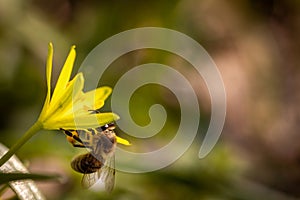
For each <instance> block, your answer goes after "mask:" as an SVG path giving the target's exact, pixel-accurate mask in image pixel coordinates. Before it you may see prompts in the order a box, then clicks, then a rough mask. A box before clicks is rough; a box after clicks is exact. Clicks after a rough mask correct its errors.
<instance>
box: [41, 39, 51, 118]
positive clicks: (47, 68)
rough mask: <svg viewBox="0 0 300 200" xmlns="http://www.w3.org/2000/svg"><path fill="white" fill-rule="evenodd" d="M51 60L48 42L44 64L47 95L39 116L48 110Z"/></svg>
mask: <svg viewBox="0 0 300 200" xmlns="http://www.w3.org/2000/svg"><path fill="white" fill-rule="evenodd" d="M52 62H53V45H52V43H51V42H50V43H49V45H48V57H47V64H46V80H47V96H46V100H45V103H44V107H43V109H42V112H41V116H42V115H44V114H45V112H46V111H47V110H48V107H49V102H50V95H51V74H52Z"/></svg>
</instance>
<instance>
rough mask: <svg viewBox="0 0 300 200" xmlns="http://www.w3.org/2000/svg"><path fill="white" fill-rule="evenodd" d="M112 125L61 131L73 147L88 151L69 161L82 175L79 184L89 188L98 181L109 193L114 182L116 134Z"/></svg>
mask: <svg viewBox="0 0 300 200" xmlns="http://www.w3.org/2000/svg"><path fill="white" fill-rule="evenodd" d="M114 129H115V125H114V124H113V123H111V124H106V125H104V126H101V127H98V128H95V129H87V130H63V131H64V133H65V134H66V135H67V140H68V141H69V142H70V143H71V144H72V145H73V146H74V147H85V148H88V149H90V152H89V153H86V154H83V155H79V156H77V157H75V158H74V159H73V160H72V161H71V167H72V168H73V169H74V170H75V171H77V172H79V173H82V174H83V177H82V181H81V184H82V186H83V188H89V187H91V186H92V185H94V184H95V183H96V182H97V181H98V180H100V181H101V182H103V183H104V185H105V190H106V191H108V192H111V191H112V190H113V187H114V182H115V148H116V143H117V140H116V134H115V132H114Z"/></svg>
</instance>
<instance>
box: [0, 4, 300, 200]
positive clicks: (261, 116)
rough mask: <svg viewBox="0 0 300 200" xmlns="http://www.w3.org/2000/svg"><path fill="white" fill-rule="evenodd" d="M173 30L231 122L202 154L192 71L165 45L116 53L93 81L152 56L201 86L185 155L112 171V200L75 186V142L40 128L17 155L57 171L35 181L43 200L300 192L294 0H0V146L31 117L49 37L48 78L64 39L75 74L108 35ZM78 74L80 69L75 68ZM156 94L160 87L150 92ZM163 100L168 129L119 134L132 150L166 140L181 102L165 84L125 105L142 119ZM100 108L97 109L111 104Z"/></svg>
mask: <svg viewBox="0 0 300 200" xmlns="http://www.w3.org/2000/svg"><path fill="white" fill-rule="evenodd" d="M147 26H156V27H164V28H170V29H174V30H177V31H180V32H182V33H184V34H187V35H188V36H190V37H192V38H193V39H195V40H197V41H198V42H199V43H200V44H201V45H203V47H204V48H205V49H206V50H207V51H208V53H209V54H210V55H211V57H212V58H213V60H214V61H215V63H216V64H217V66H218V68H219V70H220V72H221V75H222V77H223V80H224V84H225V87H226V93H227V117H226V123H225V127H224V130H223V132H222V135H221V138H220V140H219V142H218V144H217V146H216V147H215V148H214V149H213V151H212V152H211V153H210V154H209V156H207V157H206V158H204V159H201V160H200V159H198V157H197V155H198V150H199V147H200V144H201V139H202V138H203V135H202V133H205V130H206V129H207V126H208V124H209V118H210V99H209V95H208V93H207V88H206V86H205V84H204V83H203V82H201V81H200V82H199V77H197V76H198V75H196V73H195V70H192V69H191V66H189V65H188V64H187V63H185V62H184V61H183V60H182V59H180V58H178V57H176V56H174V55H170V54H168V53H166V52H162V51H156V50H141V51H136V52H131V53H129V54H128V55H124V56H122V57H120V58H119V59H117V60H116V61H115V62H114V63H113V64H112V65H111V66H110V68H109V69H108V70H107V71H106V73H105V76H104V77H102V78H101V81H100V82H99V85H109V86H111V87H113V86H114V85H115V83H116V82H117V81H118V78H120V77H121V76H122V73H125V72H126V71H127V70H129V69H131V68H132V67H134V66H136V65H139V64H142V63H147V62H157V63H164V64H167V65H171V66H175V67H176V68H178V69H179V70H181V71H182V73H184V74H185V76H186V77H187V78H188V79H189V80H190V82H191V84H192V85H193V87H194V88H195V91H196V92H197V95H198V98H199V102H200V109H201V122H200V128H199V134H198V135H197V138H196V139H195V141H194V143H193V145H192V146H191V147H190V148H189V150H188V151H187V152H186V153H185V154H184V155H183V156H182V157H181V158H180V159H179V160H177V161H176V162H175V163H173V164H172V165H170V166H168V167H166V168H164V169H162V170H159V171H156V172H151V173H146V174H127V173H122V172H118V173H117V174H116V188H115V190H114V192H113V193H112V194H110V195H108V194H106V193H104V192H101V191H98V192H94V191H89V190H83V189H81V187H80V179H81V175H80V174H77V173H75V172H73V171H72V169H71V168H70V160H71V159H72V158H73V157H74V156H75V155H77V154H78V153H80V152H82V151H83V150H79V149H75V148H73V147H72V146H71V145H70V144H68V143H67V141H66V140H65V136H64V135H63V134H62V133H61V132H58V131H57V132H55V131H51V132H50V131H49V132H48V131H43V132H40V133H39V134H37V135H36V136H35V137H34V138H32V139H31V140H30V141H29V142H28V143H27V144H26V145H25V146H24V147H23V148H22V149H21V150H20V151H19V152H18V153H17V155H18V157H19V158H20V159H21V160H22V161H24V163H25V164H26V165H27V166H28V168H29V169H30V170H31V172H35V173H44V174H60V175H61V177H62V179H61V180H60V181H52V182H49V181H48V182H38V186H39V188H40V189H41V190H42V192H43V193H44V194H45V196H46V197H47V198H48V199H184V198H185V199H249V200H250V199H278V200H281V199H283V200H285V199H298V198H300V190H299V188H300V133H299V128H300V127H299V122H300V106H299V102H300V93H299V91H300V69H299V64H300V60H299V55H298V54H299V52H300V39H299V35H300V1H297V0H286V1H279V0H265V1H259V0H251V1H250V0H230V1H219V0H207V1H196V0H174V1H166V0H163V1H136V0H133V1H116V0H113V1H96V0H94V1H93V0H86V1H77V0H54V1H46V0H30V1H21V0H0V110H1V116H0V117H1V120H0V142H1V143H3V144H5V145H6V146H8V147H9V146H11V145H12V144H13V143H14V142H15V141H16V140H17V139H18V138H19V137H20V136H21V135H22V134H23V133H24V132H25V131H26V130H27V128H28V127H30V126H31V125H32V123H33V122H34V121H35V120H36V119H37V116H38V114H39V111H40V110H41V107H42V104H43V101H44V98H45V94H46V84H45V60H46V56H47V44H48V42H50V41H52V42H53V44H54V48H55V49H54V64H55V67H54V74H53V76H54V78H53V80H56V78H57V76H58V74H59V71H60V67H61V66H62V65H63V62H64V60H65V58H66V56H67V53H68V51H69V48H70V46H71V45H73V44H76V46H77V59H76V63H75V69H76V68H79V66H80V64H81V62H82V61H83V60H84V58H85V56H86V55H87V54H88V53H89V52H90V51H91V50H92V49H93V48H94V47H95V46H97V45H98V44H99V43H100V42H102V41H103V40H105V39H106V38H108V37H110V36H112V35H114V34H117V33H119V32H121V31H125V30H128V29H132V28H137V27H147ZM74 72H76V70H74ZM153 91H158V92H153ZM153 103H161V104H162V105H164V107H165V108H166V110H167V112H168V121H167V123H166V127H164V129H163V130H162V131H161V132H160V133H159V134H158V135H156V136H155V137H153V138H149V139H146V140H141V139H135V138H131V137H130V136H128V135H126V133H122V131H121V130H117V131H118V133H119V134H120V135H122V136H124V137H125V138H127V139H129V140H130V141H132V143H133V147H130V148H133V150H134V149H138V150H140V151H149V150H151V149H155V148H158V147H160V146H161V145H164V144H166V143H167V142H168V141H170V139H172V137H174V133H175V132H176V128H177V125H178V123H179V119H180V118H179V115H180V110H179V104H178V102H177V101H176V99H175V96H174V95H173V94H172V92H171V91H169V90H168V89H167V88H163V87H159V86H157V85H146V86H144V87H141V88H140V89H139V90H138V91H136V93H135V94H134V96H133V97H132V101H131V105H130V109H131V111H132V113H131V114H132V116H133V119H134V120H135V121H136V122H137V123H138V124H140V125H146V124H147V123H148V122H149V118H148V110H147V108H149V107H150V105H151V104H153ZM109 109H110V103H109V101H108V102H107V103H106V105H105V107H104V109H103V110H104V111H109ZM141 134H142V133H141Z"/></svg>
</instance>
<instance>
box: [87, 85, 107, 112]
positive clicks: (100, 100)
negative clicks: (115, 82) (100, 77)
mask: <svg viewBox="0 0 300 200" xmlns="http://www.w3.org/2000/svg"><path fill="white" fill-rule="evenodd" d="M111 91H112V89H111V88H110V87H107V86H104V87H99V88H97V89H96V90H92V91H89V92H87V93H85V94H84V101H85V103H86V106H87V107H90V109H91V110H96V109H99V108H101V107H102V106H103V105H104V101H105V100H106V99H107V98H108V96H109V95H110V94H111Z"/></svg>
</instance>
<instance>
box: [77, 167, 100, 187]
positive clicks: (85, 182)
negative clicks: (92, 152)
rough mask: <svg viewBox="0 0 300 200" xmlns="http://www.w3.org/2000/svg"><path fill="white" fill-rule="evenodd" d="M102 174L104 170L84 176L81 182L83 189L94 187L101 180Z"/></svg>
mask: <svg viewBox="0 0 300 200" xmlns="http://www.w3.org/2000/svg"><path fill="white" fill-rule="evenodd" d="M101 172H102V170H101V169H99V170H98V171H96V172H95V173H91V174H84V175H83V177H82V180H81V185H82V187H83V188H85V189H87V188H89V187H91V186H93V185H94V184H95V183H96V182H97V181H98V180H99V179H100V176H101Z"/></svg>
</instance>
